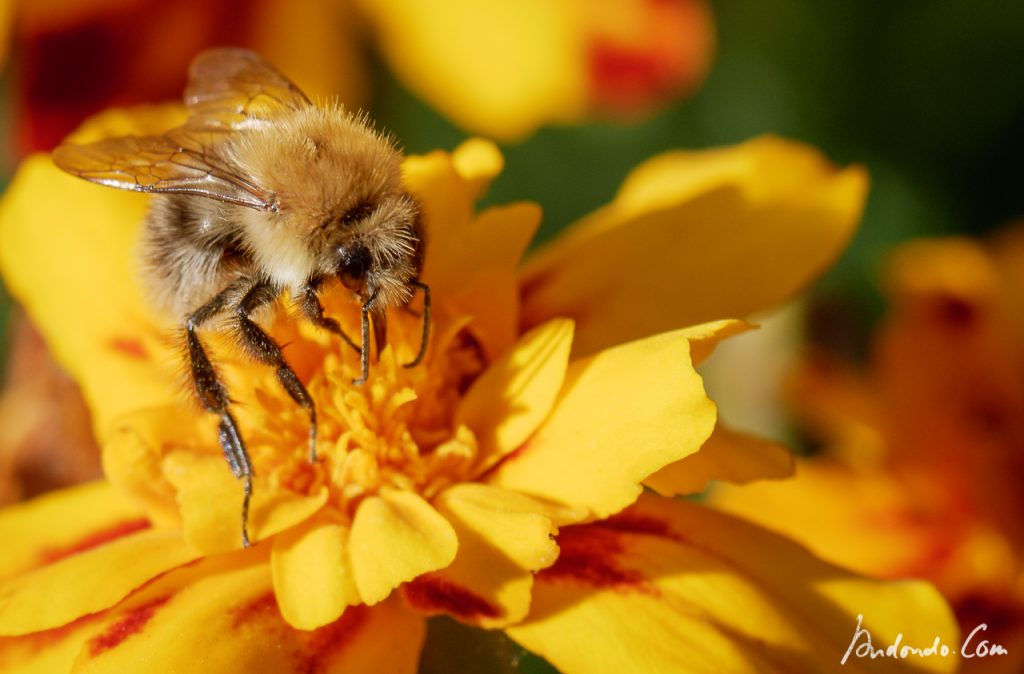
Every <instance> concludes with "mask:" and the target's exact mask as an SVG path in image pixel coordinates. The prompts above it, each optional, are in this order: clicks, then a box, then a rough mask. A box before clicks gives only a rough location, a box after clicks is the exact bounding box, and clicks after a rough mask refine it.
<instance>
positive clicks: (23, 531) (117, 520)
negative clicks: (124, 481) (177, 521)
mask: <svg viewBox="0 0 1024 674" xmlns="http://www.w3.org/2000/svg"><path fill="white" fill-rule="evenodd" d="M148 527H149V522H148V520H146V518H145V516H144V514H143V512H142V510H141V509H140V508H139V507H138V506H136V505H134V504H133V503H132V502H131V501H129V500H128V499H126V498H125V497H124V495H122V494H121V493H119V492H118V491H116V490H115V489H113V488H112V487H111V486H110V484H109V483H107V482H93V483H91V484H86V485H82V486H79V487H72V488H70V489H63V490H61V491H56V492H51V493H49V494H47V495H45V496H41V497H39V498H36V499H33V500H31V501H26V502H24V503H19V504H17V505H13V506H9V507H7V508H4V509H2V510H0V540H2V541H8V543H5V544H4V553H3V554H2V555H0V579H3V578H9V577H11V576H13V575H15V574H18V573H22V572H25V571H28V570H30V569H32V568H35V567H38V566H41V565H44V564H47V563H49V562H53V561H56V560H58V559H62V558H64V557H69V556H71V555H73V554H75V553H77V552H82V551H85V550H88V549H90V548H93V547H96V546H97V545H102V544H103V543H106V542H108V541H112V540H115V539H117V538H120V537H121V536H127V535H129V534H132V533H135V532H137V531H140V530H142V529H146V528H148Z"/></svg>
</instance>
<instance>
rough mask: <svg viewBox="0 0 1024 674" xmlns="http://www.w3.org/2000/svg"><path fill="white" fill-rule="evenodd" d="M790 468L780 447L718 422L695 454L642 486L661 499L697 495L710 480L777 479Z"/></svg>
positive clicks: (789, 455)
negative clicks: (680, 495)
mask: <svg viewBox="0 0 1024 674" xmlns="http://www.w3.org/2000/svg"><path fill="white" fill-rule="evenodd" d="M794 468H795V463H794V460H793V454H792V453H790V451H789V450H788V449H786V448H785V447H783V446H782V445H780V444H778V443H777V442H772V441H771V440H767V439H765V438H759V437H757V436H754V435H749V434H747V433H740V432H738V431H734V430H732V429H731V428H729V427H728V426H725V425H723V424H722V423H721V422H719V423H718V425H717V426H715V430H714V432H713V433H712V434H711V437H710V438H708V440H707V442H705V443H704V446H703V447H701V448H700V451H699V452H697V453H696V454H691V455H690V456H688V457H686V458H684V459H681V460H679V461H676V462H675V463H670V464H669V465H667V466H665V467H664V468H662V469H661V470H659V471H658V472H656V473H654V474H653V475H651V476H650V477H648V478H647V479H646V480H644V484H645V485H647V486H648V487H650V488H652V489H654V490H655V491H656V492H658V493H659V494H662V495H663V496H676V495H678V494H698V493H700V492H702V491H704V490H705V489H707V487H708V484H709V483H710V482H711V481H712V480H722V481H725V482H732V483H734V484H747V483H748V482H753V481H754V480H779V479H782V478H785V477H790V476H791V475H792V474H793V470H794Z"/></svg>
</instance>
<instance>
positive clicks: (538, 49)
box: [0, 0, 714, 154]
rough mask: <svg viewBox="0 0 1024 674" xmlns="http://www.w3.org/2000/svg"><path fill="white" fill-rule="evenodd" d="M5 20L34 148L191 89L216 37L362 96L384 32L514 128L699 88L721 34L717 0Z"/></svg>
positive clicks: (170, 11)
mask: <svg viewBox="0 0 1024 674" xmlns="http://www.w3.org/2000/svg"><path fill="white" fill-rule="evenodd" d="M367 24H369V25H367ZM4 27H6V30H5V31H4V35H3V37H5V38H6V39H7V40H8V46H7V48H6V49H3V48H2V45H0V57H3V56H6V57H7V59H8V60H9V61H10V65H11V67H13V69H14V72H15V73H16V77H15V78H14V85H15V95H14V96H13V99H12V100H13V102H14V106H15V107H14V111H13V112H14V122H15V125H16V128H17V130H18V133H17V142H18V144H19V145H18V149H19V153H20V154H27V153H28V152H31V151H34V150H39V149H50V148H52V147H53V146H54V145H56V143H57V142H59V141H60V140H61V139H62V138H63V137H64V136H65V135H66V134H68V133H69V132H70V131H71V130H72V129H74V128H75V127H76V126H78V124H80V123H81V122H82V120H83V119H85V117H87V116H88V115H91V114H94V113H96V112H99V111H100V110H102V109H104V108H106V107H109V106H111V105H125V104H134V103H143V102H162V101H164V100H171V99H175V98H177V97H178V95H179V92H180V91H181V90H182V89H183V87H184V84H185V82H184V77H185V74H186V71H187V66H188V63H189V62H190V61H191V59H192V58H193V57H194V56H195V55H196V54H197V53H199V52H200V51H202V50H203V49H206V48H209V47H213V46H220V45H234V46H244V47H249V48H251V49H253V50H255V51H257V52H259V53H261V54H262V55H263V56H264V57H266V58H267V59H268V60H269V61H271V62H272V63H274V64H276V65H277V67H279V68H280V69H281V70H282V71H283V72H287V73H289V74H290V75H292V76H293V78H294V79H295V82H296V84H298V85H299V87H300V88H301V89H302V90H304V91H306V92H308V93H309V94H310V95H312V96H314V97H321V98H326V97H338V98H340V99H341V100H342V101H343V102H344V103H346V104H347V105H349V106H350V107H355V108H358V107H362V106H365V105H367V104H368V103H369V101H370V90H371V89H372V83H371V81H370V79H371V73H370V71H369V69H368V66H367V62H366V55H365V52H366V51H367V50H368V44H367V42H368V40H367V38H368V37H369V36H370V34H371V32H372V33H373V34H375V35H376V36H377V37H378V38H379V39H378V40H377V41H376V46H377V48H378V49H379V50H380V52H381V53H382V55H383V57H384V59H385V60H386V61H387V62H388V63H389V64H390V65H391V67H392V68H394V70H395V73H396V74H397V75H398V77H399V78H401V80H402V81H403V83H404V84H405V85H406V86H407V87H409V88H410V89H411V90H412V91H414V92H415V93H416V94H417V95H419V96H422V97H423V98H424V100H426V101H427V102H428V103H430V104H431V105H433V106H435V107H436V108H437V109H438V110H439V111H440V112H442V113H443V114H445V115H446V116H447V117H449V118H450V119H451V120H453V121H454V122H455V123H456V124H457V125H459V126H460V127H462V128H463V129H465V130H467V131H469V132H472V133H481V134H485V135H488V136H491V137H493V138H496V139H502V140H512V139H518V138H522V137H524V136H526V135H528V134H529V133H531V132H532V131H534V130H535V129H536V128H538V127H540V126H542V125H545V124H553V123H561V124H565V123H578V122H582V121H585V120H586V119H587V118H588V117H591V116H593V115H595V114H596V115H598V116H605V117H615V118H618V119H622V120H631V119H635V118H637V117H640V116H644V115H647V114H650V113H651V112H653V111H655V110H657V109H660V108H661V107H663V106H665V105H667V104H668V103H671V102H672V101H674V100H677V99H679V98H680V97H683V96H686V95H688V94H690V93H691V92H693V91H694V90H695V89H696V88H697V86H698V85H699V84H700V83H701V81H702V80H703V78H704V76H705V75H706V74H707V71H708V69H709V67H710V63H711V60H712V53H713V43H714V27H713V21H712V14H711V10H710V8H709V7H708V5H707V2H706V0H597V1H595V0H557V1H544V0H526V1H523V0H518V1H516V0H502V2H490V3H487V4H480V3H472V2H461V1H460V2H444V3H424V2H408V1H400V0H387V1H381V2H377V1H373V2H362V1H361V0H293V1H290V2H282V1H281V0H234V1H233V2H225V3H210V2H203V1H201V0H179V1H177V2H171V3H165V2H148V1H145V0H86V1H84V2H83V1H81V0H78V1H75V2H71V1H69V0H46V1H45V2H36V1H33V2H16V1H15V2H9V3H4V5H3V9H2V10H0V29H3V28H4ZM8 51H9V52H10V53H8Z"/></svg>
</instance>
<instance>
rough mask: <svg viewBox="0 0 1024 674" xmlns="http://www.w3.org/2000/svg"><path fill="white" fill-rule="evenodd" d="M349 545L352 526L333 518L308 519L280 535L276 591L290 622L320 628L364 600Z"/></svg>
mask: <svg viewBox="0 0 1024 674" xmlns="http://www.w3.org/2000/svg"><path fill="white" fill-rule="evenodd" d="M347 546H348V527H345V526H342V525H340V524H336V523H334V522H330V521H327V520H323V521H313V522H307V523H303V524H301V525H299V526H297V527H294V528H292V529H289V530H288V531H285V532H284V533H282V534H279V535H277V536H275V537H274V547H273V551H272V553H271V556H270V567H271V569H272V570H273V577H274V594H275V595H276V596H277V603H278V605H279V606H280V608H281V615H282V616H284V619H285V621H287V622H288V624H289V625H291V626H293V627H297V628H298V629H302V630H311V629H316V628H318V627H321V626H323V625H326V624H328V623H332V622H334V621H335V620H337V619H338V618H339V617H341V614H342V613H344V611H345V609H346V607H349V606H353V605H356V604H359V603H361V602H362V599H361V598H360V596H359V591H358V590H357V589H356V585H355V580H354V579H353V577H352V569H351V564H350V563H349V561H348V555H347V554H346V550H347Z"/></svg>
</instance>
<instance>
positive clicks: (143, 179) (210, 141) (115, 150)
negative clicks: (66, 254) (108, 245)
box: [53, 128, 275, 210]
mask: <svg viewBox="0 0 1024 674" xmlns="http://www.w3.org/2000/svg"><path fill="white" fill-rule="evenodd" d="M222 139H223V134H221V133H217V132H210V133H204V132H201V131H198V130H194V129H188V128H179V129H174V130H172V131H169V132H168V133H166V134H165V135H163V136H124V137H121V138H109V139H106V140H101V141H98V142H96V143H90V144H88V145H70V144H69V145H62V146H60V147H58V148H57V149H56V150H54V151H53V161H54V163H56V164H57V166H59V167H60V168H62V169H64V170H65V171H67V172H68V173H71V174H72V175H76V176H78V177H80V178H85V179H86V180H89V181H91V182H94V183H99V184H101V185H107V186H109V187H116V188H119V189H122V190H133V191H136V192H167V193H181V194H196V195H201V196H206V197H211V198H213V199H218V200H220V201H226V202H229V203H233V204H239V205H241V206H248V207H249V208H256V209H259V210H272V209H274V207H275V205H274V204H275V201H274V198H273V195H271V194H268V193H266V192H265V191H264V190H262V189H260V188H259V187H258V186H257V185H254V184H253V183H252V182H251V181H250V180H248V179H246V178H245V177H244V176H242V175H240V172H239V171H237V170H235V169H234V168H233V167H232V166H231V165H230V164H229V163H228V162H225V161H224V160H223V159H222V158H221V157H219V156H218V154H217V152H216V145H217V143H218V142H220V141H221V140H222Z"/></svg>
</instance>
